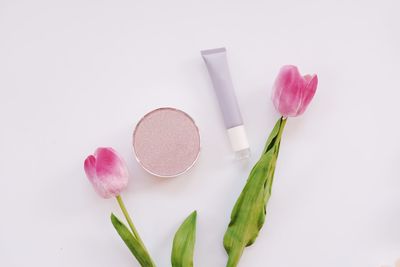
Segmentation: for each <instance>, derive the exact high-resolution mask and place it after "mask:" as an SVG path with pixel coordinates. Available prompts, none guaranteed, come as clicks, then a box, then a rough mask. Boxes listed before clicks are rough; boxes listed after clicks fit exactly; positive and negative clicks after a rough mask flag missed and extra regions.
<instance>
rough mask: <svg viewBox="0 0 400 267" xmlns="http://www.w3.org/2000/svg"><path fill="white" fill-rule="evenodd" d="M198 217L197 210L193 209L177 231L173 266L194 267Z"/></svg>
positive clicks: (173, 247) (173, 251)
mask: <svg viewBox="0 0 400 267" xmlns="http://www.w3.org/2000/svg"><path fill="white" fill-rule="evenodd" d="M196 217H197V212H196V211H193V212H192V213H191V214H190V215H189V216H188V217H187V218H186V219H185V221H184V222H183V223H182V225H181V226H180V227H179V229H178V231H176V234H175V237H174V243H173V246H172V254H171V263H172V267H193V253H194V243H195V241H196Z"/></svg>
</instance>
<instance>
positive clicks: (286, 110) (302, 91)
mask: <svg viewBox="0 0 400 267" xmlns="http://www.w3.org/2000/svg"><path fill="white" fill-rule="evenodd" d="M317 85H318V77H317V75H315V74H313V75H305V76H301V75H300V72H299V70H298V69H297V67H296V66H292V65H286V66H283V67H282V68H281V70H280V72H279V74H278V77H277V78H276V80H275V84H274V88H273V93H272V101H273V103H274V106H275V108H276V110H277V111H278V112H279V113H280V114H281V115H282V116H283V117H296V116H299V115H301V114H303V113H304V111H305V110H306V108H307V106H308V104H310V102H311V100H312V98H313V97H314V94H315V91H316V90H317Z"/></svg>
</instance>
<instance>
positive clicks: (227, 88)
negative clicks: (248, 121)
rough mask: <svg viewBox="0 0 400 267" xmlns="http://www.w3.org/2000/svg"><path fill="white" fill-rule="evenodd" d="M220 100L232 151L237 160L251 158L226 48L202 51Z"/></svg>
mask: <svg viewBox="0 0 400 267" xmlns="http://www.w3.org/2000/svg"><path fill="white" fill-rule="evenodd" d="M201 55H202V57H203V59H204V62H205V63H206V66H207V70H208V73H209V74H210V77H211V81H212V84H213V87H214V90H215V93H216V96H217V98H218V103H219V107H220V109H221V112H222V116H223V119H224V123H225V127H226V129H227V132H228V137H229V140H230V143H231V147H232V150H233V151H234V152H235V153H236V157H237V158H248V157H250V146H249V142H248V140H247V135H246V131H245V128H244V125H243V119H242V115H241V113H240V109H239V105H238V102H237V98H236V95H235V90H234V88H233V83H232V79H231V74H230V72H229V67H228V60H227V57H226V49H225V48H216V49H210V50H203V51H201Z"/></svg>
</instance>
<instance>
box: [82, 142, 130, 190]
mask: <svg viewBox="0 0 400 267" xmlns="http://www.w3.org/2000/svg"><path fill="white" fill-rule="evenodd" d="M84 168H85V172H86V176H87V177H88V179H89V181H90V182H91V183H92V185H93V187H94V189H95V190H96V192H97V193H98V194H99V195H100V196H102V197H103V198H110V197H116V196H118V195H119V194H120V193H121V191H123V190H124V189H125V188H126V187H127V185H128V177H129V173H128V169H127V167H126V165H125V162H124V161H123V160H122V159H121V158H120V157H119V156H118V154H117V152H116V151H115V150H114V149H112V148H98V149H97V150H96V152H95V153H94V155H90V156H88V157H87V158H86V160H85V164H84Z"/></svg>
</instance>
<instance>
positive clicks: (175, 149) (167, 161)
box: [133, 108, 200, 177]
mask: <svg viewBox="0 0 400 267" xmlns="http://www.w3.org/2000/svg"><path fill="white" fill-rule="evenodd" d="M133 147H134V149H135V154H136V158H137V160H138V161H139V163H140V165H142V167H143V168H144V169H145V170H147V171H148V172H150V173H151V174H154V175H156V176H162V177H173V176H177V175H180V174H182V173H184V172H186V171H187V170H189V169H190V168H191V167H192V166H193V165H194V163H195V162H196V160H197V157H198V155H199V152H200V134H199V130H198V128H197V126H196V124H195V123H194V121H193V119H192V118H191V117H190V116H189V115H188V114H186V113H185V112H183V111H181V110H178V109H174V108H159V109H156V110H153V111H151V112H149V113H147V114H146V115H145V116H144V117H143V118H142V119H141V120H140V121H139V123H138V124H137V125H136V128H135V131H134V133H133Z"/></svg>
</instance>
